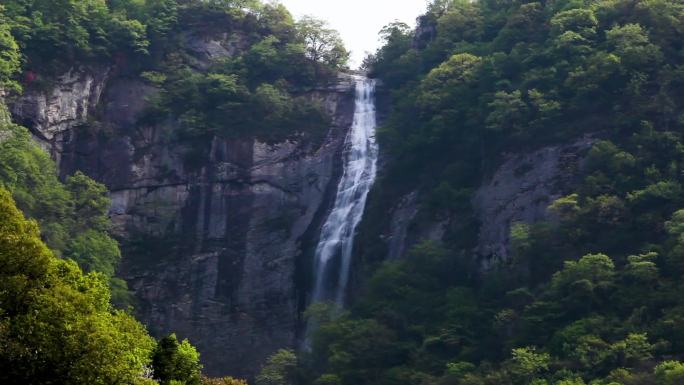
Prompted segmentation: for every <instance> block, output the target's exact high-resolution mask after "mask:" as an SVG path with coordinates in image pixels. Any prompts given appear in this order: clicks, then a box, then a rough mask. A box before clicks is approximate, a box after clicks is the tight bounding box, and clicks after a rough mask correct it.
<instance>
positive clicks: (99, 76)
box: [12, 66, 110, 156]
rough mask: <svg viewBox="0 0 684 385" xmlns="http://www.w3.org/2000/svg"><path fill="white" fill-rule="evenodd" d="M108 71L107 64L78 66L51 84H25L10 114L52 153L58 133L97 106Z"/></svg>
mask: <svg viewBox="0 0 684 385" xmlns="http://www.w3.org/2000/svg"><path fill="white" fill-rule="evenodd" d="M109 73H110V68H109V67H92V66H91V67H78V68H72V69H71V70H69V71H68V72H67V73H65V74H63V75H62V76H59V77H58V78H57V79H55V80H54V85H49V86H48V85H33V86H29V87H28V88H27V90H26V92H25V93H24V94H23V95H22V96H21V97H19V98H18V99H17V100H16V101H15V102H14V103H13V104H12V114H13V116H14V117H15V120H17V123H20V124H22V125H24V126H26V127H28V128H30V130H31V133H32V134H33V135H34V136H35V137H36V138H37V139H38V140H39V143H41V145H42V146H43V147H44V148H45V149H47V150H48V151H50V152H51V153H52V154H53V156H56V155H58V154H59V153H60V152H61V147H60V139H61V137H62V135H63V134H64V133H65V132H67V131H69V130H71V129H72V128H74V127H76V126H78V125H79V124H83V123H84V122H85V121H86V120H87V119H88V116H89V115H90V114H91V113H92V112H93V111H94V110H95V108H96V107H97V105H98V103H99V101H100V96H101V95H102V91H103V89H104V87H105V84H106V82H107V79H108V77H109Z"/></svg>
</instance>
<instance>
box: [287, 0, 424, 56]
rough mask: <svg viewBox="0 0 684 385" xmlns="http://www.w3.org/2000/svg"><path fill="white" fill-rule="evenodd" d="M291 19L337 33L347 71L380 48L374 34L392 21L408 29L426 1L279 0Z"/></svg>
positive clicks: (413, 24)
mask: <svg viewBox="0 0 684 385" xmlns="http://www.w3.org/2000/svg"><path fill="white" fill-rule="evenodd" d="M280 2H281V3H282V4H284V5H285V6H286V7H287V8H288V9H289V10H290V12H291V13H292V15H294V17H295V18H299V17H300V16H303V15H311V16H315V17H317V18H319V19H323V20H326V21H328V22H329V23H330V25H331V26H332V28H334V29H336V30H338V31H340V34H341V35H342V38H343V39H344V42H345V44H346V46H347V49H349V50H351V51H352V59H351V61H350V63H349V65H350V67H351V68H356V67H358V66H359V64H361V61H362V60H363V57H364V54H365V52H366V51H369V52H375V50H376V49H377V48H378V46H379V45H380V42H379V41H378V32H380V29H382V27H384V26H385V25H387V24H389V23H391V22H392V21H394V20H399V21H403V22H404V23H407V24H408V25H410V26H411V27H413V26H415V19H416V18H417V17H418V16H420V14H422V13H423V11H425V9H426V7H427V0H280Z"/></svg>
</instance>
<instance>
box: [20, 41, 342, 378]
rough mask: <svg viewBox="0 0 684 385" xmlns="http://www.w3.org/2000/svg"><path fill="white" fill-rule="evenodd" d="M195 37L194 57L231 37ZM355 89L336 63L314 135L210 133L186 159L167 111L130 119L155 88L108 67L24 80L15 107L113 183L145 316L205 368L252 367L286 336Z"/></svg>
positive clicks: (59, 147)
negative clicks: (49, 84) (186, 341)
mask: <svg viewBox="0 0 684 385" xmlns="http://www.w3.org/2000/svg"><path fill="white" fill-rule="evenodd" d="M192 41H193V47H195V48H196V50H197V51H198V52H201V53H202V55H201V56H199V59H198V63H200V64H198V65H202V64H201V63H202V61H201V60H204V59H206V60H209V59H207V58H205V57H204V56H207V57H211V56H212V55H214V54H215V55H223V54H226V55H227V54H229V53H230V49H233V48H231V47H232V46H231V45H226V46H227V47H228V48H226V49H225V52H224V51H222V50H221V49H220V47H222V45H221V44H219V43H218V42H216V41H213V40H201V39H195V40H192ZM202 44H204V45H202ZM231 44H232V43H231ZM353 90H354V83H353V80H352V79H351V78H350V77H347V76H341V77H340V79H339V82H338V83H337V84H334V85H331V86H330V87H327V88H323V89H320V90H316V91H312V92H311V93H310V97H311V98H313V99H316V100H318V101H320V102H321V103H322V104H323V105H324V106H325V108H326V109H327V111H328V112H329V114H330V116H331V117H332V118H333V119H332V124H331V127H330V128H329V130H328V132H327V135H326V136H325V139H324V140H322V141H320V142H318V143H315V141H314V140H312V139H311V138H308V137H306V135H300V136H296V137H293V138H291V139H289V140H286V141H284V142H281V143H263V142H260V141H258V140H256V139H253V138H245V139H234V140H228V139H220V138H214V139H213V140H212V141H211V143H209V144H206V148H204V149H203V151H206V152H207V153H208V154H209V156H208V160H206V161H204V163H202V164H199V165H194V166H192V167H189V166H188V163H187V162H186V159H185V156H186V154H187V153H188V151H189V150H190V147H191V146H193V145H194V146H196V145H197V144H188V143H179V142H173V141H170V140H168V138H167V137H166V136H167V135H168V134H167V133H168V132H169V130H171V129H173V123H172V122H168V123H167V124H165V125H158V126H150V127H147V126H144V127H141V126H140V125H138V124H136V122H137V118H138V115H139V114H140V112H141V111H143V110H144V108H145V106H146V105H147V100H148V98H149V97H150V96H152V95H154V94H155V93H156V92H157V90H156V88H155V87H153V86H151V85H149V84H147V83H145V82H143V81H141V80H137V79H124V78H117V77H113V76H110V70H109V69H108V68H76V69H73V70H71V71H69V72H68V73H67V74H65V75H63V76H61V77H59V78H58V79H57V81H56V84H55V86H54V87H53V88H51V89H47V90H40V89H30V90H29V91H28V92H26V93H25V94H24V95H23V96H22V97H20V98H19V99H18V100H17V101H16V102H15V103H14V104H13V106H12V111H13V114H14V118H15V120H16V121H18V122H20V123H23V124H25V125H27V126H28V127H29V128H30V129H31V131H32V133H33V134H34V136H35V137H36V138H37V140H39V141H40V142H41V143H42V144H44V145H45V147H46V148H47V149H49V150H50V151H51V152H52V154H53V156H54V157H55V159H56V160H57V161H58V162H59V164H60V169H61V172H62V174H63V175H69V174H71V173H73V172H75V171H76V170H82V171H83V172H85V173H87V174H88V175H90V176H92V177H93V178H95V179H97V180H99V181H101V182H103V183H105V184H106V185H107V186H108V187H109V189H110V190H111V191H112V193H111V197H112V201H113V207H112V210H111V212H112V217H113V220H114V223H115V226H116V228H115V232H116V235H117V236H118V238H119V239H120V240H121V244H122V248H123V252H124V258H123V261H122V268H121V274H122V275H123V276H124V277H125V278H126V280H127V281H128V282H129V286H130V287H131V288H132V290H134V291H135V294H136V297H137V299H138V301H139V303H138V305H137V309H136V310H137V311H138V315H139V317H140V318H141V320H142V321H143V322H145V323H146V324H147V325H148V327H149V329H150V330H151V331H152V332H153V333H154V334H156V335H158V336H160V335H163V334H165V333H169V332H171V331H174V332H176V333H177V334H178V335H179V336H180V337H182V338H186V337H187V338H190V339H191V341H192V342H193V344H195V345H196V346H197V347H198V349H199V350H200V352H201V353H202V361H203V363H204V365H205V369H206V371H207V372H208V374H211V375H225V374H231V375H235V376H247V377H250V376H252V375H253V374H254V373H255V372H256V370H258V368H259V366H260V364H261V363H262V362H264V361H265V358H266V357H267V356H268V355H270V354H271V353H273V352H274V351H275V350H277V349H279V348H286V347H294V346H295V345H296V335H297V330H298V327H299V326H300V323H299V316H300V313H301V310H302V309H300V305H299V304H300V302H301V301H300V298H301V297H302V296H303V294H302V291H303V290H306V288H305V287H304V286H305V280H304V279H302V278H301V277H302V276H306V274H307V272H305V271H300V270H302V269H304V267H308V266H309V264H310V262H311V261H308V260H305V259H306V258H310V255H308V254H307V253H305V251H304V250H303V246H302V245H303V244H307V242H308V241H307V239H306V237H311V236H314V234H317V233H318V231H319V230H318V228H319V227H320V225H321V224H320V218H321V217H323V216H324V212H325V211H327V210H328V204H329V201H330V200H331V199H332V198H331V197H330V195H334V192H335V186H336V185H337V181H338V179H339V175H340V173H341V154H342V150H343V144H344V139H345V136H346V134H347V132H348V130H349V128H350V127H351V124H352V118H353V112H354V92H353ZM95 110H97V113H96V114H94V111H95ZM309 243H310V242H309Z"/></svg>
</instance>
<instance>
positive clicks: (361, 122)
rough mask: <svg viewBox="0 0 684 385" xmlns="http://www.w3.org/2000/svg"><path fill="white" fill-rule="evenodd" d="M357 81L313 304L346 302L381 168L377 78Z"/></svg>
mask: <svg viewBox="0 0 684 385" xmlns="http://www.w3.org/2000/svg"><path fill="white" fill-rule="evenodd" d="M355 81H356V102H355V110H354V123H353V124H352V128H351V130H350V131H349V134H348V135H347V138H346V142H345V152H344V160H343V161H344V171H343V173H342V177H341V179H340V182H339V185H338V187H337V195H336V196H335V203H334V205H333V208H332V210H331V212H330V214H329V216H328V218H327V220H326V221H325V223H324V225H323V228H322V229H321V236H320V238H319V241H318V245H317V246H316V254H315V266H314V274H315V286H314V290H313V293H312V298H311V302H312V303H313V302H324V301H325V302H333V303H335V304H336V305H338V306H343V305H344V301H345V293H346V291H347V283H348V281H349V269H350V266H351V259H352V247H353V245H354V235H355V231H356V227H357V226H358V224H359V222H361V218H362V216H363V211H364V208H365V206H366V198H367V197H368V192H369V191H370V189H371V187H372V186H373V182H374V181H375V176H376V171H377V160H378V145H377V143H376V141H375V129H376V117H375V95H374V94H375V80H372V79H368V78H365V77H362V76H356V77H355ZM333 265H334V266H333Z"/></svg>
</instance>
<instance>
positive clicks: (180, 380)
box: [152, 334, 202, 385]
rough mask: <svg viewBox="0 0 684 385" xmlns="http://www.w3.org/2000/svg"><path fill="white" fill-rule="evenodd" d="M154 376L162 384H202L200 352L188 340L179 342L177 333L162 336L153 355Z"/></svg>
mask: <svg viewBox="0 0 684 385" xmlns="http://www.w3.org/2000/svg"><path fill="white" fill-rule="evenodd" d="M152 369H153V370H154V378H155V379H157V380H159V382H160V383H161V384H162V385H172V384H182V385H200V384H201V383H202V379H201V376H200V371H201V369H202V365H201V364H200V362H199V353H198V352H197V350H196V349H195V348H194V347H193V346H192V345H190V343H189V342H188V340H187V339H186V340H183V341H182V342H178V339H177V338H176V335H175V334H171V335H169V336H167V337H164V338H162V339H161V340H160V341H159V343H158V344H157V347H156V348H155V350H154V353H153V355H152Z"/></svg>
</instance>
